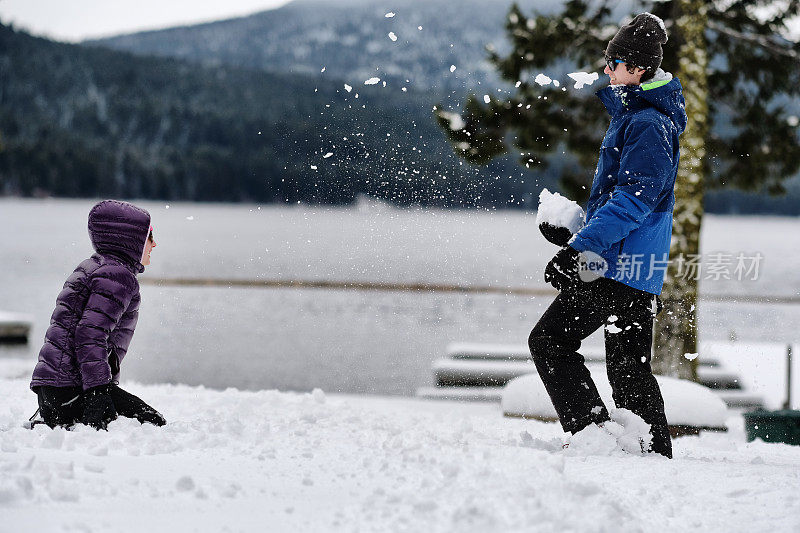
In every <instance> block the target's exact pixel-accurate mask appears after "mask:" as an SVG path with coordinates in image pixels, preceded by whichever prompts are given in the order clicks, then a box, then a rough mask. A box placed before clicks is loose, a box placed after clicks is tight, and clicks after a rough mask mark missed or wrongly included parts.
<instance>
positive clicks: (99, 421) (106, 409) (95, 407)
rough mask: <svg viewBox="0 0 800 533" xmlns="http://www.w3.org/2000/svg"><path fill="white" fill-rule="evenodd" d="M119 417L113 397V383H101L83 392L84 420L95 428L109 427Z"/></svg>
mask: <svg viewBox="0 0 800 533" xmlns="http://www.w3.org/2000/svg"><path fill="white" fill-rule="evenodd" d="M115 418H117V410H116V408H115V407H114V400H113V399H112V398H111V384H108V385H99V386H97V387H92V388H91V389H86V390H85V391H84V392H83V420H82V422H83V423H84V424H86V425H87V426H92V427H93V428H94V429H97V430H100V429H107V428H108V423H109V422H111V421H112V420H114V419H115Z"/></svg>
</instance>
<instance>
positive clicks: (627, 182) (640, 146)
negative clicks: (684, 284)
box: [528, 13, 686, 457]
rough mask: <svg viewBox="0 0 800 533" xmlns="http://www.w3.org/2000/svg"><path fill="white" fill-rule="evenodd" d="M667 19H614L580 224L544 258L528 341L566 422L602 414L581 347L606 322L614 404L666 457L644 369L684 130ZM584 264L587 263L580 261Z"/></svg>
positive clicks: (664, 435) (660, 410)
mask: <svg viewBox="0 0 800 533" xmlns="http://www.w3.org/2000/svg"><path fill="white" fill-rule="evenodd" d="M666 42H667V33H666V30H665V28H664V24H663V22H662V21H661V19H659V18H658V17H656V16H654V15H651V14H650V13H643V14H641V15H638V16H637V17H636V18H634V19H633V21H631V22H630V24H628V25H625V26H623V27H622V28H620V30H619V32H618V33H617V34H616V36H615V37H614V38H613V39H612V40H611V42H609V44H608V47H607V48H606V51H605V55H606V68H605V70H604V72H605V73H606V74H607V75H608V76H609V77H610V79H611V85H610V86H609V87H606V88H604V89H602V90H600V91H598V92H597V96H598V97H599V98H600V100H601V101H602V102H603V104H604V105H605V106H606V108H607V110H608V112H609V114H610V115H611V124H610V125H609V127H608V131H607V132H606V135H605V137H604V139H603V144H602V146H601V148H600V158H599V161H598V163H597V170H596V171H595V175H594V181H593V182H592V189H591V193H590V196H589V201H588V204H587V209H586V224H585V225H584V227H583V228H582V229H581V230H580V231H578V232H577V233H576V234H575V235H574V236H573V237H572V238H571V239H570V240H569V243H568V245H567V246H565V247H563V248H562V249H561V250H560V251H559V252H558V253H557V254H556V256H555V257H554V258H553V259H552V260H551V261H550V263H549V264H548V265H547V267H546V269H545V281H547V282H548V283H551V284H552V285H553V286H554V287H555V288H556V289H558V290H559V291H560V292H559V295H558V296H557V297H556V299H555V300H554V301H553V303H552V304H551V305H550V307H549V308H548V309H547V310H546V311H545V313H544V314H543V315H542V318H541V319H540V320H539V322H538V323H537V324H536V326H535V327H534V328H533V331H532V332H531V335H530V338H529V339H528V344H529V346H530V349H531V354H532V355H533V360H534V363H535V364H536V368H537V369H538V371H539V375H540V376H541V378H542V381H543V382H544V385H545V388H546V389H547V392H548V394H549V395H550V398H551V400H552V402H553V405H554V406H555V409H556V412H557V413H558V417H559V420H560V422H561V425H562V427H563V428H564V431H567V432H571V433H576V432H578V431H580V430H582V429H583V428H585V427H586V426H588V425H589V424H592V423H595V424H602V423H603V422H605V421H607V420H609V415H608V411H607V409H606V407H605V406H604V405H603V401H602V400H601V399H600V396H599V394H598V393H597V389H596V387H595V384H594V383H593V381H592V378H591V375H590V374H589V371H588V370H587V368H586V365H585V364H584V359H583V357H582V356H581V355H580V353H578V349H579V348H580V345H581V341H582V340H583V339H585V338H586V337H588V336H589V335H590V334H591V333H592V332H593V331H595V330H596V329H597V328H599V327H600V326H603V325H606V329H605V344H606V366H607V371H608V379H609V382H610V385H611V388H612V391H613V398H614V403H615V404H616V406H617V407H618V408H625V409H629V410H630V411H632V412H634V413H636V414H637V415H639V416H640V417H642V418H643V419H644V421H645V422H647V423H648V424H650V432H651V434H652V442H651V445H650V447H649V449H647V450H645V451H652V452H656V453H660V454H662V455H664V456H666V457H672V444H671V441H670V435H669V429H668V427H667V420H666V417H665V416H664V400H663V398H662V396H661V391H660V389H659V387H658V383H657V382H656V379H655V377H654V376H653V374H652V371H651V368H650V356H651V343H652V331H653V319H654V317H655V315H656V313H657V307H658V304H659V301H658V295H659V294H660V293H661V288H662V285H663V282H664V274H665V272H666V267H667V264H668V256H669V247H670V239H671V236H672V209H673V205H674V203H675V196H674V192H673V189H674V186H675V178H676V176H677V172H678V157H679V147H678V136H679V135H680V134H681V133H682V132H683V130H684V129H685V128H686V111H685V103H684V99H683V94H682V90H681V84H680V82H679V81H678V80H677V79H676V78H672V75H670V74H668V73H665V72H664V71H663V70H661V69H660V68H659V67H660V65H661V60H662V58H663V53H662V50H661V45H662V44H663V43H666ZM581 261H587V263H588V264H590V265H592V267H593V269H594V270H588V271H587V270H586V269H585V268H584V269H581V268H580V267H579V263H580V262H581Z"/></svg>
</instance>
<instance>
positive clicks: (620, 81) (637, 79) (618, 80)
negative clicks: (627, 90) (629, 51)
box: [603, 63, 645, 85]
mask: <svg viewBox="0 0 800 533" xmlns="http://www.w3.org/2000/svg"><path fill="white" fill-rule="evenodd" d="M614 67H615V68H614V69H613V70H612V69H611V68H610V67H609V65H606V68H605V69H603V72H604V73H605V74H606V75H607V76H608V77H609V78H611V85H639V84H640V83H641V80H642V74H644V72H645V71H644V69H640V68H636V69H635V70H634V71H633V73H630V72H628V66H627V65H626V64H625V63H614Z"/></svg>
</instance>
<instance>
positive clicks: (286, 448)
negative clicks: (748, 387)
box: [0, 360, 800, 533]
mask: <svg viewBox="0 0 800 533" xmlns="http://www.w3.org/2000/svg"><path fill="white" fill-rule="evenodd" d="M30 368H31V365H30V362H29V361H22V360H21V361H16V362H14V364H11V361H8V360H3V361H0V391H2V396H3V402H2V404H0V516H2V524H1V525H0V530H3V531H92V532H95V533H99V532H111V531H113V532H115V533H125V532H134V531H136V532H138V531H148V532H149V533H159V532H169V533H173V532H174V531H237V532H250V531H253V532H256V531H273V532H279V533H280V532H293V533H294V532H317V531H348V532H349V531H381V532H383V531H398V532H400V531H429V532H447V531H480V532H488V533H491V532H507V531H586V532H601V531H619V532H634V531H647V530H651V529H653V524H658V528H659V529H663V530H665V531H689V530H692V531H694V530H700V531H775V532H790V531H792V532H793V531H797V530H798V529H800V498H798V497H797V494H796V492H797V491H796V490H794V488H795V487H797V485H798V483H799V482H800V477H799V476H800V474H798V473H800V447H797V446H788V445H785V444H767V443H763V442H760V441H756V442H752V443H747V442H746V438H745V435H744V431H743V427H742V421H741V418H740V417H733V418H731V419H729V420H728V425H729V426H730V428H731V431H729V432H728V433H712V432H709V433H701V434H700V435H699V436H690V437H684V438H681V439H677V440H676V441H675V443H674V451H675V459H674V460H671V461H670V460H667V459H664V458H663V457H661V456H648V457H641V456H636V455H629V454H627V453H625V452H623V451H621V450H620V449H619V447H617V446H616V445H615V443H614V441H613V440H609V439H612V438H611V437H610V436H609V435H601V434H592V435H587V436H586V438H584V439H581V440H580V442H578V441H577V440H573V442H572V443H571V444H570V447H569V448H568V449H567V450H563V449H562V447H561V441H562V438H563V437H564V436H563V434H562V433H561V431H560V429H559V427H558V425H556V424H545V423H542V422H537V421H532V420H522V419H516V418H507V417H503V416H502V413H501V411H500V408H499V406H498V405H495V404H488V403H457V402H433V401H426V400H420V399H408V398H386V397H374V396H372V397H367V396H362V397H358V396H338V395H329V394H325V393H324V392H322V391H319V390H317V391H314V392H313V393H305V394H300V393H282V392H278V391H261V392H244V391H238V390H235V389H228V390H224V391H216V390H208V389H204V388H202V387H188V386H180V385H178V386H176V385H149V386H143V385H137V384H135V383H123V384H122V385H123V386H124V387H125V388H127V389H128V390H130V391H131V392H133V393H135V394H138V395H140V396H142V397H143V398H145V399H146V400H148V401H149V402H151V403H152V404H153V405H155V406H157V407H158V408H159V409H160V410H161V411H162V412H163V413H164V415H165V416H166V418H167V420H168V421H169V424H168V425H167V426H165V427H163V428H156V427H153V426H140V425H139V424H138V423H136V422H134V421H131V420H117V421H115V422H112V423H111V425H110V428H109V429H110V430H109V431H108V432H104V431H101V432H96V431H94V430H91V429H89V428H86V427H79V428H76V429H75V430H74V431H64V430H62V429H56V430H50V429H48V428H47V427H44V426H36V427H35V428H34V430H28V429H24V428H23V427H22V423H23V422H24V421H26V420H27V418H28V416H29V415H30V414H31V413H32V412H33V410H34V409H35V397H34V396H33V394H31V392H30V391H29V390H28V379H29V375H30Z"/></svg>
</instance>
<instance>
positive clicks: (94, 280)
mask: <svg viewBox="0 0 800 533" xmlns="http://www.w3.org/2000/svg"><path fill="white" fill-rule="evenodd" d="M89 236H90V238H91V241H92V245H93V246H94V249H95V252H96V253H95V254H94V255H92V256H91V257H90V258H89V259H86V260H85V261H83V262H82V263H81V264H80V265H78V267H77V268H76V269H75V271H74V272H73V273H72V275H70V276H69V278H67V281H66V282H65V283H64V288H63V289H62V290H61V293H60V294H59V295H58V298H57V299H56V308H55V311H53V316H52V318H51V319H50V327H49V328H48V329H47V333H46V334H45V342H44V346H42V349H41V351H40V352H39V362H38V363H37V364H36V368H35V369H34V371H33V379H32V381H31V389H32V390H33V391H34V392H35V393H36V394H37V395H38V397H39V410H40V412H41V415H42V418H43V419H44V423H46V424H47V425H48V426H50V427H55V426H64V427H69V426H72V425H73V424H75V423H78V422H81V423H83V424H87V425H89V426H92V427H94V428H95V429H106V427H107V425H108V423H109V422H111V421H112V420H114V419H115V418H116V417H117V415H121V416H125V417H129V418H135V419H137V420H139V422H142V423H144V422H149V423H151V424H155V425H157V426H163V425H164V424H166V420H164V417H163V416H161V414H160V413H159V412H158V411H156V410H155V409H153V408H152V407H150V406H149V405H147V404H146V403H145V402H143V401H142V400H141V399H139V398H138V397H136V396H134V395H133V394H130V393H128V392H125V391H124V390H122V389H121V388H120V387H119V386H118V383H119V367H120V364H121V363H122V359H123V358H124V357H125V354H126V352H127V351H128V345H129V344H130V342H131V337H133V331H134V329H135V328H136V322H137V320H138V317H139V282H138V281H137V279H136V275H137V274H139V273H141V272H144V267H145V266H146V265H149V264H150V252H151V250H152V249H153V248H154V247H155V245H156V243H155V241H154V239H153V228H152V226H150V214H149V213H148V212H147V211H145V210H144V209H141V208H139V207H136V206H135V205H132V204H129V203H127V202H119V201H116V200H105V201H102V202H100V203H98V204H97V205H95V206H94V207H93V208H92V210H91V211H90V212H89Z"/></svg>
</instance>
